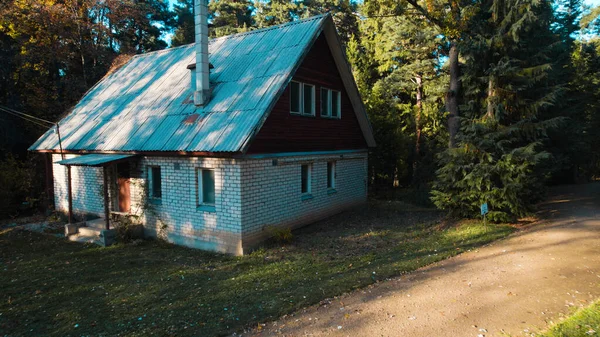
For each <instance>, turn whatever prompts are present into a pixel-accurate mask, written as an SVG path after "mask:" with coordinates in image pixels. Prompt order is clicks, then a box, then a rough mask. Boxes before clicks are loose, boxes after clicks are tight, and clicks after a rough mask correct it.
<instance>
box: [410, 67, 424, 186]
mask: <svg viewBox="0 0 600 337" xmlns="http://www.w3.org/2000/svg"><path fill="white" fill-rule="evenodd" d="M415 82H416V83H417V104H416V109H417V110H416V111H415V135H416V137H415V138H416V139H415V156H414V159H413V172H412V176H413V182H416V177H417V171H418V169H419V160H420V158H421V114H422V112H423V77H422V76H421V74H417V75H416V76H415Z"/></svg>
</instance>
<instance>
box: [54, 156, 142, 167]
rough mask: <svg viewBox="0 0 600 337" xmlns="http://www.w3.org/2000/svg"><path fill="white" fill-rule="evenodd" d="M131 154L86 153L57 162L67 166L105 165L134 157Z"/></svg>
mask: <svg viewBox="0 0 600 337" xmlns="http://www.w3.org/2000/svg"><path fill="white" fill-rule="evenodd" d="M133 156H134V155H130V154H86V155H83V156H79V157H75V158H70V159H65V160H60V161H57V162H55V163H56V164H60V165H65V166H104V165H105V164H108V163H112V162H115V161H119V160H123V159H127V158H130V157H133Z"/></svg>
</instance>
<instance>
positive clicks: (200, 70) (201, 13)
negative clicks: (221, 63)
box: [194, 0, 211, 106]
mask: <svg viewBox="0 0 600 337" xmlns="http://www.w3.org/2000/svg"><path fill="white" fill-rule="evenodd" d="M194 22H195V33H196V39H195V43H196V46H195V47H196V70H195V71H196V91H195V92H194V104H195V105H196V106H204V105H206V104H207V103H208V100H209V99H210V91H211V90H210V83H209V76H210V73H209V71H210V70H209V63H208V0H194Z"/></svg>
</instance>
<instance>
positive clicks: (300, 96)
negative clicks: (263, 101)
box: [289, 81, 317, 117]
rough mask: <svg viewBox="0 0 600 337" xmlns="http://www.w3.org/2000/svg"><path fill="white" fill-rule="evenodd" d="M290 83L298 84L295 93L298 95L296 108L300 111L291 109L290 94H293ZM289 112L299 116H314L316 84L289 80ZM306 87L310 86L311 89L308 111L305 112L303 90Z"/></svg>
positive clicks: (315, 110) (315, 109)
mask: <svg viewBox="0 0 600 337" xmlns="http://www.w3.org/2000/svg"><path fill="white" fill-rule="evenodd" d="M292 83H295V84H298V91H297V92H296V93H295V94H297V95H298V108H299V110H300V111H294V110H293V109H292V95H294V91H293V90H292ZM289 87H290V114H292V115H299V116H311V117H314V116H315V115H316V112H317V108H316V106H315V105H316V95H317V91H316V90H317V86H316V85H314V84H310V83H306V82H300V81H291V82H290V86H289ZM306 87H309V88H310V91H311V102H310V108H311V109H310V112H308V113H307V112H306V104H305V96H304V95H305V94H304V91H305V90H306Z"/></svg>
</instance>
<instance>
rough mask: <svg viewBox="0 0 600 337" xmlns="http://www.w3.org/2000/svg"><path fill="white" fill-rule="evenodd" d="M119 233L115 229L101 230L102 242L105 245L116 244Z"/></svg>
mask: <svg viewBox="0 0 600 337" xmlns="http://www.w3.org/2000/svg"><path fill="white" fill-rule="evenodd" d="M116 238H117V233H116V232H115V230H114V229H103V230H101V231H100V244H101V245H102V246H104V247H108V246H111V245H113V244H115V242H116Z"/></svg>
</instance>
